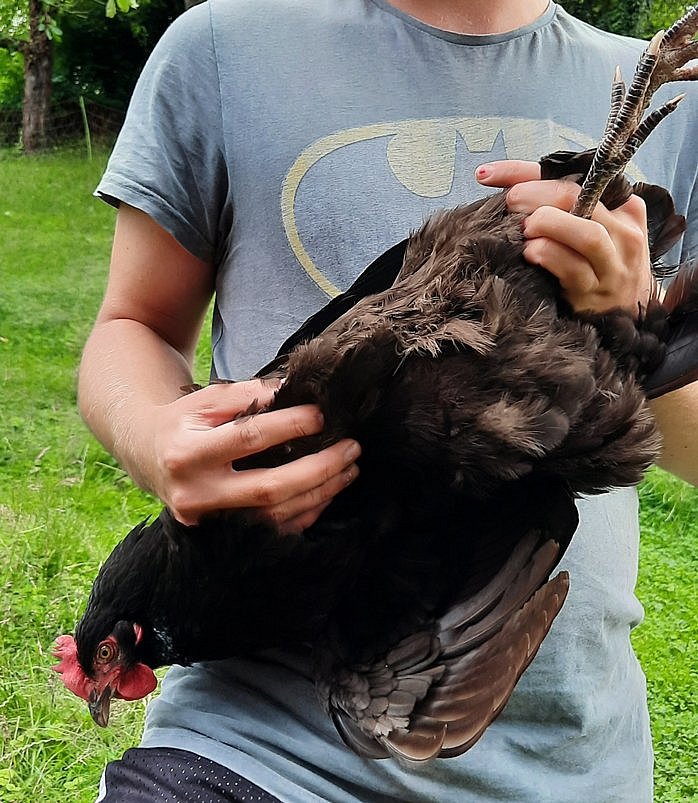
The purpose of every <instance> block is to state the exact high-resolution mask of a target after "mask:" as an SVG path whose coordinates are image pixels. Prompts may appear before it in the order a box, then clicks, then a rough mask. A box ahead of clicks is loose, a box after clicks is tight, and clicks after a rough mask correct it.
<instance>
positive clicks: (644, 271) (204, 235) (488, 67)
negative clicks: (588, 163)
mask: <svg viewBox="0 0 698 803" xmlns="http://www.w3.org/2000/svg"><path fill="white" fill-rule="evenodd" d="M643 47H644V44H643V43H641V42H639V41H635V40H632V39H628V38H624V37H619V36H615V35H611V34H607V33H604V32H601V31H599V30H596V29H594V28H593V27H591V26H588V25H586V24H584V23H582V22H580V21H578V20H576V19H574V18H573V17H571V16H570V15H569V14H567V13H566V12H565V11H564V10H563V9H562V8H561V7H560V6H559V5H556V4H555V3H552V2H551V3H548V0H526V2H524V1H523V0H343V2H326V0H294V1H293V2H291V0H209V2H208V3H207V4H204V5H201V6H196V7H195V8H193V9H191V10H190V11H189V12H187V13H185V14H184V15H183V16H181V17H180V18H178V19H177V20H176V21H175V23H174V24H173V25H172V26H171V28H170V29H169V31H168V32H167V33H166V34H165V36H164V37H163V38H162V40H161V42H160V43H159V44H158V46H157V47H156V49H155V51H154V53H153V54H152V57H151V59H150V61H149V63H148V64H147V66H146V68H145V69H144V71H143V74H142V76H141V78H140V80H139V83H138V86H137V88H136V90H135V93H134V97H133V100H132V103H131V106H130V109H129V112H128V115H127V119H126V122H125V124H124V127H123V130H122V132H121V134H120V137H119V139H118V142H117V144H116V147H115V150H114V153H113V155H112V157H111V160H110V162H109V165H108V168H107V170H106V173H105V175H104V177H103V179H102V181H101V183H100V185H99V187H98V190H97V193H98V195H99V196H101V197H102V198H104V199H106V200H107V201H108V202H110V203H112V204H113V205H115V206H118V215H117V223H116V231H115V237H114V246H113V254H112V260H111V269H110V274H109V280H108V285H107V289H106V294H105V298H104V302H103V306H102V308H101V310H100V312H99V315H98V317H97V320H96V323H95V325H94V329H93V331H92V333H91V335H90V337H89V340H88V342H87V344H86V346H85V351H84V356H83V360H82V364H81V369H80V380H79V403H80V408H81V411H82V413H83V415H84V418H85V420H86V421H87V423H88V425H89V426H90V427H91V428H92V430H93V431H94V432H95V434H96V435H97V437H98V438H99V439H100V440H101V442H102V443H103V444H105V446H106V447H107V448H108V449H109V450H110V451H111V452H112V453H113V454H114V455H116V457H117V458H118V459H119V460H120V462H121V464H122V465H123V466H124V467H125V468H126V469H127V470H128V472H129V473H130V474H131V476H132V477H133V478H134V479H135V480H136V481H137V482H138V483H140V484H141V485H142V486H143V487H144V488H147V489H149V490H150V491H152V492H153V493H154V494H156V495H157V496H158V497H159V498H160V499H161V500H162V501H163V502H164V503H165V504H167V505H168V506H169V508H170V509H171V510H172V511H173V513H174V515H175V516H176V517H177V518H179V519H180V520H181V521H183V522H185V523H193V522H196V521H197V520H198V518H199V517H200V516H201V515H202V514H204V513H206V512H207V511H211V510H215V509H223V508H226V509H227V508H236V507H252V508H258V509H259V510H260V512H261V513H262V514H263V515H266V516H268V517H270V518H271V519H273V520H274V521H276V522H277V524H278V526H279V527H280V529H281V530H282V531H288V532H291V531H299V530H302V529H303V528H305V527H307V526H309V525H310V524H311V523H312V522H314V521H315V520H316V519H317V517H318V516H319V515H320V514H321V513H322V510H323V509H324V507H325V506H326V505H327V504H328V503H329V501H330V500H331V499H332V498H333V497H334V496H335V495H336V494H338V493H340V492H341V490H342V489H343V488H344V487H346V485H347V484H348V483H350V482H351V481H352V480H353V479H354V478H355V477H356V475H357V472H358V468H357V462H356V461H357V458H358V456H359V454H360V444H357V443H355V442H354V441H352V440H345V441H342V442H340V443H337V444H335V445H334V446H331V447H329V448H327V449H325V450H324V451H321V452H320V453H318V454H316V455H312V456H309V457H304V458H302V459H301V460H298V461H296V462H294V463H291V464H289V465H287V466H284V467H281V468H274V469H265V470H254V471H249V472H245V471H238V472H235V471H231V468H230V464H231V461H234V460H235V459H236V458H239V457H240V456H242V455H245V454H249V453H252V452H255V451H259V450H262V449H264V448H266V447H267V446H269V445H271V444H276V443H280V442H283V441H285V440H287V439H291V438H294V437H298V436H300V435H303V434H309V433H316V432H318V431H320V430H321V428H322V419H321V416H320V414H319V412H318V410H317V409H316V408H314V407H313V406H311V405H308V406H302V407H298V408H294V409H289V410H283V411H278V412H271V413H268V414H262V415H258V416H255V417H254V418H252V419H245V420H243V421H239V422H234V421H233V419H234V418H235V416H236V415H238V414H239V413H241V412H243V411H245V410H246V409H247V408H248V406H249V404H250V402H251V401H252V400H254V399H258V400H261V401H266V400H268V399H269V398H270V397H271V394H272V393H273V389H270V388H269V387H267V386H264V385H261V384H260V383H259V382H256V381H240V382H238V383H236V384H214V385H211V386H210V387H207V388H205V389H203V390H201V391H199V392H197V393H194V394H190V395H183V393H182V387H183V386H185V385H188V384H189V383H191V381H192V375H191V371H192V358H193V354H194V349H195V344H196V342H197V339H198V337H199V334H200V330H201V328H202V321H203V320H204V317H205V313H206V310H207V306H208V304H209V301H210V299H211V297H212V296H213V295H215V308H214V313H213V323H212V344H213V365H212V376H213V377H214V378H216V377H217V378H221V379H236V380H242V379H245V378H247V377H250V376H253V375H254V373H255V371H256V370H257V369H259V368H260V367H261V366H262V365H264V364H265V363H266V362H267V361H268V360H269V359H270V358H271V357H272V356H273V355H274V353H275V350H276V348H277V347H278V345H280V343H281V342H282V341H283V340H284V339H285V337H287V336H288V335H289V334H290V333H291V332H292V331H293V330H294V329H295V328H296V327H297V326H298V325H299V324H300V323H301V322H302V321H303V320H304V319H305V318H306V317H307V316H308V315H310V314H311V313H312V312H314V311H315V310H316V309H318V308H319V307H320V306H322V305H323V304H324V303H326V301H327V299H328V297H329V296H331V295H333V294H336V293H337V292H339V291H341V290H343V289H345V288H346V287H347V286H348V285H349V284H350V283H351V281H352V280H353V279H354V278H355V277H356V276H357V275H358V274H359V273H360V271H361V270H362V268H363V267H364V266H365V265H367V264H368V263H369V262H370V261H371V260H372V259H374V258H375V257H376V256H377V255H378V254H380V253H382V252H383V251H384V250H385V249H386V248H387V247H388V246H390V245H392V244H393V243H394V242H397V241H398V240H400V239H402V238H403V237H404V236H405V235H406V234H407V233H408V232H409V231H410V230H411V229H413V228H415V227H417V226H418V225H419V224H420V223H421V221H422V219H423V218H424V217H425V216H426V215H427V214H429V213H430V212H432V211H434V210H436V209H439V208H443V207H448V206H454V205H456V204H458V203H462V202H466V201H471V200H474V199H475V198H477V197H479V196H480V195H482V194H483V192H485V191H489V189H490V188H509V193H508V204H509V206H510V208H511V209H512V210H515V211H519V212H524V213H526V214H527V215H528V216H527V218H526V222H525V236H526V239H527V245H526V250H525V256H526V258H527V260H528V261H529V262H530V263H531V268H530V269H531V270H536V269H546V270H549V271H551V272H553V273H554V274H555V275H556V276H557V277H558V278H559V280H560V284H561V287H562V292H563V294H564V295H565V296H566V298H567V299H568V300H569V301H570V303H571V304H572V305H573V307H574V308H576V309H594V310H603V309H608V308H611V307H614V306H618V305H620V306H625V307H628V308H631V309H637V304H638V302H639V303H643V302H644V301H646V299H647V296H648V291H649V288H650V283H651V277H650V269H649V260H648V250H647V242H646V220H645V214H644V210H643V206H642V202H641V201H640V200H639V199H637V198H632V199H631V200H629V201H628V202H627V203H626V204H625V205H623V206H622V207H620V208H619V209H616V210H614V211H612V212H610V211H608V210H607V209H605V208H604V207H603V206H599V207H597V209H596V210H595V212H594V214H593V216H592V219H591V220H583V219H579V218H575V217H572V216H571V215H570V214H569V213H568V212H567V211H566V210H568V209H570V208H571V207H572V204H573V201H574V197H575V195H576V193H577V191H578V188H577V187H576V185H573V184H571V183H568V182H556V181H547V182H542V181H539V180H538V178H539V172H538V166H537V163H536V161H535V160H537V159H538V158H539V157H540V156H542V155H543V154H544V153H547V152H550V151H553V150H557V149H560V148H572V149H579V150H581V149H583V148H585V147H589V146H591V145H593V144H595V143H596V141H597V140H598V137H599V136H600V134H601V133H602V131H603V128H604V123H605V118H606V115H607V113H608V108H609V91H610V84H611V79H612V76H613V72H614V68H615V66H616V64H620V66H621V68H622V70H623V74H624V75H625V76H626V77H629V76H630V75H631V74H632V71H633V68H634V65H635V63H636V61H637V58H638V55H639V53H640V52H641V50H642V49H643ZM665 89H666V88H662V90H660V92H661V95H662V97H664V98H665V99H666V97H665V95H664V91H665ZM669 91H670V92H673V94H676V93H677V91H678V90H676V88H671V89H670V90H669ZM688 95H689V97H688V98H687V99H686V100H685V101H684V103H683V104H682V106H681V107H680V108H679V109H678V110H677V111H676V112H675V113H674V114H673V115H672V116H671V118H670V120H668V121H666V122H665V123H663V124H662V125H661V126H660V127H659V129H658V130H657V131H656V132H654V133H653V134H652V136H651V137H650V139H649V141H648V142H647V143H646V144H645V145H644V146H643V147H642V148H641V149H640V151H639V153H638V154H637V157H636V158H635V159H634V160H633V163H632V164H631V166H630V167H629V174H630V175H631V176H634V177H635V178H644V177H646V178H647V179H648V180H650V181H652V182H654V183H657V184H661V185H663V186H666V187H668V188H670V189H671V192H672V194H673V197H674V199H675V201H676V204H677V208H678V210H679V211H680V212H682V213H684V214H687V215H688V218H689V223H690V222H691V221H692V220H694V219H695V214H696V212H697V211H698V210H697V209H696V204H697V203H698V201H697V199H698V193H696V191H695V190H696V186H695V175H696V171H695V157H694V155H693V149H692V148H691V147H682V145H683V143H688V142H691V141H692V140H691V136H692V135H695V133H696V132H695V121H696V120H698V115H697V114H696V98H695V92H693V93H691V91H690V87H689V92H688ZM668 96H671V95H668ZM668 96H667V97H668ZM478 165H480V166H479V167H478ZM476 168H477V173H475V170H476ZM697 244H698V227H696V226H695V225H693V226H691V225H689V229H688V234H687V235H686V237H685V238H684V242H683V245H682V247H681V248H680V247H679V246H677V248H676V249H675V250H674V251H673V252H672V254H670V255H669V258H670V259H672V260H674V261H678V260H680V259H682V258H684V257H686V256H688V255H690V254H691V253H695V250H696V246H697ZM653 410H654V413H655V415H656V417H657V420H658V422H659V424H660V427H661V430H662V433H663V436H664V450H663V455H662V464H663V465H664V466H666V467H667V468H668V469H670V470H672V471H673V472H675V473H677V474H678V475H680V476H683V477H684V478H686V479H688V480H689V481H692V482H694V483H695V482H697V481H698V468H697V466H698V461H697V460H696V455H697V454H698V389H697V388H696V386H689V387H687V388H684V389H683V390H681V391H677V392H675V393H672V394H670V395H668V396H665V397H663V398H661V399H660V400H658V401H656V402H654V403H653ZM578 504H579V510H580V514H581V523H580V527H579V530H578V532H577V533H576V534H575V537H574V539H573V543H572V546H571V548H570V549H569V551H568V553H567V554H566V556H565V559H564V565H565V567H566V568H568V569H569V570H570V572H571V574H572V577H573V578H574V581H573V584H572V589H571V591H570V595H569V598H568V600H567V603H566V604H565V606H564V608H563V611H562V613H561V614H560V616H559V617H558V619H557V621H556V622H555V624H554V626H553V629H552V631H551V633H550V635H549V636H548V638H547V639H546V641H545V642H544V644H543V647H542V648H541V651H540V653H539V655H538V657H537V658H536V659H535V660H534V662H533V663H532V665H531V666H530V667H529V669H528V670H527V672H526V673H525V674H524V676H523V678H522V680H521V681H520V683H519V685H518V687H517V689H516V690H515V692H514V694H513V696H512V698H511V700H510V701H509V703H508V705H507V706H506V708H505V710H504V711H503V713H502V714H501V715H500V717H499V718H498V719H497V720H496V721H495V722H494V723H493V725H492V726H491V727H490V728H489V729H488V731H487V732H486V733H485V735H484V736H483V738H482V739H481V740H480V742H479V743H478V744H476V745H475V746H474V747H473V748H472V749H471V750H470V751H469V752H467V753H466V754H464V755H463V756H461V757H459V758H453V759H439V760H436V761H434V762H432V763H430V764H429V765H428V766H426V767H423V768H419V769H416V770H415V769H411V768H405V767H402V766H400V765H399V764H397V763H396V762H393V761H367V760H364V759H361V758H359V757H357V756H355V755H354V754H353V753H352V752H351V751H349V750H348V749H347V748H346V747H345V746H344V745H343V744H342V743H341V741H340V739H339V737H338V736H337V734H336V733H335V732H334V729H333V727H332V725H331V723H330V722H329V721H328V720H327V719H326V717H325V715H324V713H323V712H322V711H321V710H320V707H319V705H318V704H317V702H316V700H315V697H314V690H313V687H312V683H311V682H310V680H309V670H308V659H307V656H306V655H305V654H303V653H302V652H301V651H298V652H293V651H287V652H279V651H269V652H266V653H263V654H260V655H255V656H249V657H248V658H245V659H239V660H230V661H221V662H210V663H202V664H197V665H194V666H192V667H187V668H184V667H173V668H172V669H170V670H169V672H168V674H167V677H166V679H165V681H164V683H163V687H162V692H161V695H160V696H159V697H158V698H157V699H156V700H154V701H153V702H151V704H150V705H149V708H148V713H147V720H146V726H145V732H144V735H143V740H142V744H141V747H140V748H136V749H133V750H130V751H128V752H127V753H126V755H125V756H124V758H123V759H122V760H120V761H115V762H113V763H112V764H110V765H109V766H108V768H107V770H106V772H105V776H104V778H103V781H102V791H101V795H102V799H103V800H105V801H114V800H144V801H145V800H156V799H157V800H160V799H167V800H188V799H192V800H194V799H197V800H198V799H203V800H209V799H210V800H282V801H287V802H288V803H307V802H308V801H337V803H340V802H342V803H344V802H346V801H388V800H392V801H435V800H438V801H440V802H441V803H447V802H448V801H459V802H461V801H494V800H498V801H501V800H509V801H517V803H522V802H523V801H535V803H544V801H555V803H564V801H570V803H579V801H580V800H590V801H624V802H625V803H630V801H632V802H633V803H638V801H640V802H642V801H645V802H646V801H651V800H652V748H651V737H650V730H649V723H648V712H647V702H646V693H645V687H644V677H643V674H642V672H641V670H640V668H639V666H638V663H637V660H636V658H635V656H634V654H633V651H632V648H631V645H630V640H629V634H630V631H631V629H632V628H633V627H634V626H635V625H636V624H637V623H638V622H639V621H640V619H641V617H642V608H641V606H640V604H639V602H638V600H637V599H636V598H635V596H634V593H633V589H634V585H635V580H636V571H637V560H638V554H637V553H638V522H637V494H636V492H635V490H634V489H622V490H615V491H612V492H610V493H607V494H603V495H601V496H598V497H594V498H583V499H580V500H579V503H578ZM197 794H198V795H200V797H196V795H197Z"/></svg>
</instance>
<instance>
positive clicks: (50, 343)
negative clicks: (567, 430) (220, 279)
mask: <svg viewBox="0 0 698 803" xmlns="http://www.w3.org/2000/svg"><path fill="white" fill-rule="evenodd" d="M104 162H105V154H104V153H100V154H98V156H97V158H96V159H95V161H94V162H93V163H88V162H86V161H84V160H83V159H81V158H80V156H79V155H77V154H76V153H69V152H62V153H54V154H49V155H45V156H42V157H39V158H26V157H24V158H22V157H19V156H16V155H14V154H11V153H6V154H3V153H2V152H0V187H2V188H3V192H2V195H0V243H2V246H1V248H0V379H1V381H2V398H1V407H0V465H1V467H2V482H1V483H0V743H1V746H0V800H1V801H3V803H35V802H36V801H46V802H47V803H52V802H53V801H56V802H58V801H61V803H62V801H64V800H66V799H67V800H71V801H77V802H78V803H82V801H85V802H87V801H92V800H93V799H94V795H95V790H96V787H97V783H98V779H99V776H100V773H101V771H102V768H103V766H104V764H105V763H106V762H107V761H108V760H109V759H111V758H114V757H116V756H118V755H119V754H120V753H121V751H123V750H124V749H125V748H126V747H129V746H131V745H133V744H135V743H136V742H137V740H138V736H139V732H140V727H141V724H142V718H143V706H141V705H138V704H131V705H120V706H115V709H116V710H115V713H114V715H113V717H112V722H111V724H110V727H109V728H108V729H106V730H100V729H98V728H96V727H95V726H94V725H93V723H92V721H91V719H90V717H89V715H88V713H87V710H86V706H84V704H82V702H81V701H79V700H77V699H75V698H74V697H73V696H72V695H70V694H69V693H67V692H66V691H65V689H64V688H63V687H62V684H61V683H60V680H59V678H58V677H57V676H56V675H55V673H53V672H52V671H51V669H50V667H51V665H52V663H54V661H53V659H52V657H51V655H50V651H51V645H52V643H53V640H54V638H55V637H56V636H57V635H59V634H61V633H64V632H70V631H72V628H73V627H74V625H75V622H76V619H77V618H78V616H79V614H80V612H81V610H82V607H83V605H84V603H85V598H86V594H87V591H88V590H89V587H90V584H91V581H92V579H93V577H94V575H95V572H96V570H97V567H98V565H99V563H100V561H101V560H103V559H104V557H105V556H106V555H107V554H108V552H109V551H110V549H111V548H112V546H113V545H114V544H115V543H116V541H117V540H118V539H119V538H120V537H122V536H123V535H124V534H125V531H126V530H127V529H128V527H129V526H130V525H132V524H133V523H135V522H136V521H138V520H139V519H140V518H142V517H143V516H145V515H147V514H150V513H154V512H156V511H157V510H158V507H159V506H158V504H157V503H156V502H155V501H154V500H152V499H150V498H148V497H147V496H146V495H145V494H143V493H141V492H140V491H138V490H137V489H136V488H134V486H133V485H132V483H131V482H130V480H128V478H126V477H125V476H124V474H123V472H121V471H120V470H119V468H118V467H117V466H116V465H115V463H114V461H113V460H112V459H111V458H110V457H109V456H108V455H107V454H106V453H105V452H104V450H103V449H102V448H101V447H100V446H98V445H97V444H96V443H95V441H94V440H93V439H92V438H91V437H90V436H89V435H88V433H87V432H86V430H85V428H84V426H83V425H82V423H81V421H80V420H79V417H78V415H77V412H76V410H75V373H76V366H77V363H78V360H79V355H80V350H81V346H82V343H83V342H84V339H85V337H86V336H87V333H88V331H89V328H90V325H91V322H92V320H93V318H94V316H95V314H96V312H97V307H98V304H99V300H100V297H101V293H102V289H103V286H104V283H105V279H106V268H107V263H108V258H109V249H110V240H111V234H112V228H113V220H114V216H113V212H112V211H110V210H109V209H108V208H107V207H106V206H104V205H103V204H101V203H100V202H98V201H95V200H93V199H91V197H90V193H91V191H92V189H93V187H94V185H95V184H96V182H97V179H98V177H99V175H100V172H101V170H102V168H103V166H104ZM205 359H206V347H205V346H204V347H203V349H202V352H201V360H202V364H203V363H204V362H205ZM205 373H206V372H205V370H202V371H201V372H200V376H201V375H202V376H205ZM642 497H643V524H644V540H643V548H642V567H641V579H640V584H639V594H640V597H641V599H642V600H643V602H644V603H645V606H646V609H647V619H646V622H645V623H644V624H643V625H642V626H641V627H640V628H639V629H638V630H637V631H636V634H635V639H634V640H635V644H636V646H637V648H638V651H639V652H640V653H641V659H642V662H643V665H644V667H645V670H646V672H647V675H648V683H649V689H650V704H651V713H652V719H653V727H654V735H655V744H656V752H657V795H656V799H657V801H661V803H666V802H667V801H687V800H696V799H698V781H696V777H695V775H696V773H695V769H694V765H695V756H696V754H697V753H698V715H697V713H696V707H695V704H694V702H693V699H692V697H693V693H694V691H695V688H696V674H697V671H698V663H697V659H696V657H695V650H694V648H693V642H694V641H695V639H696V636H698V612H697V609H696V604H695V588H696V579H697V578H698V560H697V558H696V547H695V530H696V525H695V523H696V519H697V514H698V492H697V491H695V490H694V489H689V488H688V487H687V486H685V485H683V484H682V483H679V482H678V481H674V480H672V479H671V478H670V477H668V476H667V475H665V474H663V473H661V472H658V471H657V472H653V473H652V475H651V477H650V479H649V480H648V481H647V482H646V483H645V485H644V486H643V489H642Z"/></svg>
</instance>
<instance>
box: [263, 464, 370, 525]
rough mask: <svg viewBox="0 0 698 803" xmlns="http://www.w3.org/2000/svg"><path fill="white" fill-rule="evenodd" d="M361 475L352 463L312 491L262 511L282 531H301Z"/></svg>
mask: <svg viewBox="0 0 698 803" xmlns="http://www.w3.org/2000/svg"><path fill="white" fill-rule="evenodd" d="M358 476H359V468H358V466H357V465H356V463H352V465H350V466H349V467H348V468H346V469H345V470H344V471H342V472H341V473H339V474H336V475H335V476H334V477H331V478H330V479H329V480H327V482H324V483H323V484H322V485H318V486H317V488H312V489H311V490H310V491H306V492H305V493H302V494H299V495H298V496H294V497H292V498H291V499H288V500H287V501H286V502H283V503H282V504H280V505H274V506H272V507H269V508H266V509H265V510H263V511H261V512H262V514H263V515H265V516H267V517H269V518H270V519H271V520H272V521H273V522H274V523H275V524H276V525H277V527H278V528H279V530H281V531H282V532H299V531H300V530H303V529H305V528H306V527H310V525H311V524H313V523H314V522H315V521H316V520H317V519H318V518H319V516H320V514H321V513H322V511H323V510H324V509H325V508H326V507H327V506H328V505H329V504H330V502H331V501H332V500H333V499H334V497H335V496H336V495H337V494H338V493H339V492H340V491H343V490H344V489H345V488H346V487H347V486H348V485H350V484H351V483H352V482H354V480H355V479H356V478H357V477H358Z"/></svg>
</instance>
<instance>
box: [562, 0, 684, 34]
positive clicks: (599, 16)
mask: <svg viewBox="0 0 698 803" xmlns="http://www.w3.org/2000/svg"><path fill="white" fill-rule="evenodd" d="M560 4H561V5H562V6H564V7H565V9H566V10H567V11H569V12H570V14H574V16H575V17H579V19H582V20H584V21H585V22H588V23H590V24H591V25H595V26H596V27H597V28H602V29H603V30H605V31H611V32H612V33H619V34H623V35H624V36H636V37H640V38H643V39H647V38H649V37H651V36H652V35H653V34H654V33H655V32H656V31H658V30H660V29H661V28H666V27H668V26H669V25H671V23H672V22H674V21H675V20H677V19H678V18H679V17H681V16H683V14H684V13H685V12H686V10H687V9H688V8H689V7H690V6H691V5H692V3H690V2H685V1H684V2H681V1H680V0H614V1H613V2H604V0H560Z"/></svg>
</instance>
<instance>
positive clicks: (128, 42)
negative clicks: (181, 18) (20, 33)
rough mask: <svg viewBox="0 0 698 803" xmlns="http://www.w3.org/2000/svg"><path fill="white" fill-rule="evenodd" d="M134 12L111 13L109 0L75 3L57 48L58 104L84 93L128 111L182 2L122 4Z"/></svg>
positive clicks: (63, 21)
mask: <svg viewBox="0 0 698 803" xmlns="http://www.w3.org/2000/svg"><path fill="white" fill-rule="evenodd" d="M120 1H121V4H122V5H124V7H125V5H126V4H129V8H130V9H131V11H129V13H128V14H123V13H119V14H118V15H116V16H114V17H113V18H109V17H108V16H107V15H106V14H105V6H104V2H103V0H74V3H73V8H72V11H71V13H70V14H64V15H61V16H60V18H59V22H60V25H61V29H62V31H63V36H62V40H61V42H60V44H59V45H58V46H57V47H56V49H55V66H54V96H55V98H56V100H57V101H65V100H74V99H75V98H77V97H78V96H80V95H82V96H84V97H87V98H93V99H98V100H99V101H100V102H101V103H105V102H109V103H110V104H113V105H117V106H120V107H125V106H126V104H127V103H128V100H129V98H130V96H131V93H132V91H133V87H134V85H135V83H136V79H137V78H138V75H139V74H140V71H141V69H142V68H143V65H144V64H145V61H146V59H147V57H148V55H149V54H150V51H151V50H152V49H153V47H154V46H155V44H156V43H157V41H158V39H159V38H160V36H161V35H162V33H163V31H164V30H165V28H167V26H168V25H169V24H170V23H171V22H172V21H173V20H174V19H175V17H177V16H178V15H179V14H180V13H181V11H182V9H183V5H182V0H141V2H140V3H136V2H135V1H134V0H120Z"/></svg>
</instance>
